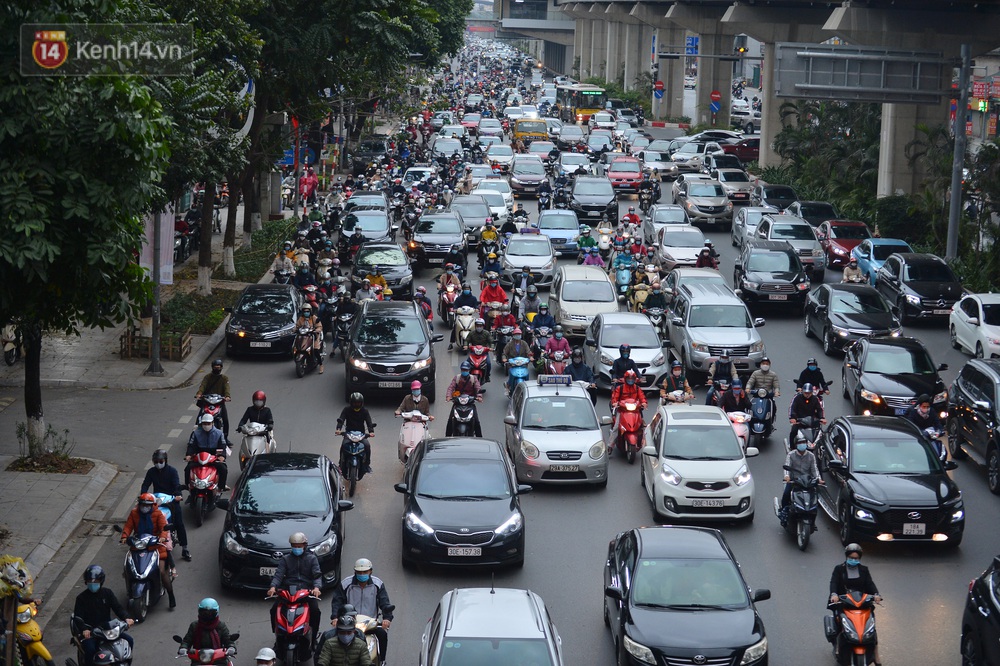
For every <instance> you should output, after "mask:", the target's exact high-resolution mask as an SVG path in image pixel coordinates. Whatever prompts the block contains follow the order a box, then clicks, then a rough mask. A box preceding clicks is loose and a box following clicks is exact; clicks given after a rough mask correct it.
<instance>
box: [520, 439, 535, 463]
mask: <svg viewBox="0 0 1000 666" xmlns="http://www.w3.org/2000/svg"><path fill="white" fill-rule="evenodd" d="M521 453H523V454H524V457H525V458H528V459H530V460H534V459H535V458H537V457H538V447H537V446H535V445H534V444H532V443H531V442H529V441H527V440H525V441H522V442H521Z"/></svg>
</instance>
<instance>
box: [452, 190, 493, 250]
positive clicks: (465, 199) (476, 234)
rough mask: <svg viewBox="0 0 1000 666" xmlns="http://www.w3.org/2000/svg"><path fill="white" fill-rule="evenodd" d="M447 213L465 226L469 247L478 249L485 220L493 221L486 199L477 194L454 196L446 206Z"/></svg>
mask: <svg viewBox="0 0 1000 666" xmlns="http://www.w3.org/2000/svg"><path fill="white" fill-rule="evenodd" d="M447 212H449V213H453V214H455V215H458V218H459V219H460V220H462V224H463V225H464V226H465V240H466V242H467V243H468V246H469V247H479V241H480V239H481V238H482V236H483V227H485V226H486V220H493V222H494V223H495V222H496V220H494V219H493V212H492V211H491V210H490V206H489V204H488V203H486V199H484V198H482V197H481V196H479V195H478V194H462V195H459V196H456V197H455V198H454V199H452V200H451V203H450V204H448V210H447Z"/></svg>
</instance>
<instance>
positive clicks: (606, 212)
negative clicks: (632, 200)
mask: <svg viewBox="0 0 1000 666" xmlns="http://www.w3.org/2000/svg"><path fill="white" fill-rule="evenodd" d="M570 207H571V208H572V209H573V212H575V213H576V217H577V219H579V221H580V224H587V223H590V222H599V221H600V220H601V219H602V218H604V217H608V219H610V220H615V219H616V217H617V214H618V199H617V198H616V196H615V188H614V187H612V185H611V181H610V180H608V179H607V177H606V176H577V177H576V178H574V179H573V185H572V188H571V189H570Z"/></svg>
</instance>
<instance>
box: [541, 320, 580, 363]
mask: <svg viewBox="0 0 1000 666" xmlns="http://www.w3.org/2000/svg"><path fill="white" fill-rule="evenodd" d="M537 318H538V317H535V319H537ZM557 351H561V352H562V353H563V354H565V355H566V357H567V358H568V357H569V355H570V352H571V351H572V350H571V349H570V346H569V340H567V339H566V338H565V337H563V327H562V326H561V325H560V324H556V325H555V326H554V327H553V328H552V337H551V338H549V339H548V342H546V343H545V355H546V356H548V357H549V358H550V359H551V358H552V355H553V354H555V353H556V352H557Z"/></svg>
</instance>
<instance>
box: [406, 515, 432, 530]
mask: <svg viewBox="0 0 1000 666" xmlns="http://www.w3.org/2000/svg"><path fill="white" fill-rule="evenodd" d="M405 524H406V529H408V530H410V531H411V532H416V533H417V534H434V528H433V527H431V526H430V525H428V524H427V523H425V522H424V521H422V520H420V518H419V517H418V516H417V514H415V513H408V514H406V520H405Z"/></svg>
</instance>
